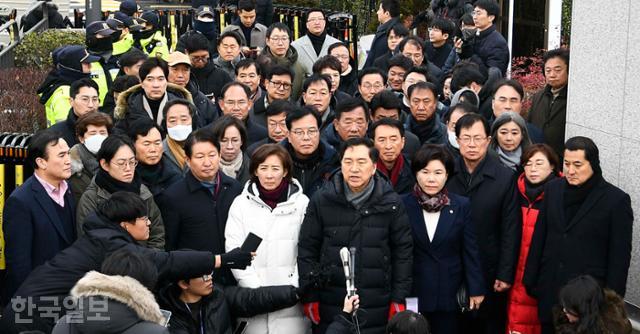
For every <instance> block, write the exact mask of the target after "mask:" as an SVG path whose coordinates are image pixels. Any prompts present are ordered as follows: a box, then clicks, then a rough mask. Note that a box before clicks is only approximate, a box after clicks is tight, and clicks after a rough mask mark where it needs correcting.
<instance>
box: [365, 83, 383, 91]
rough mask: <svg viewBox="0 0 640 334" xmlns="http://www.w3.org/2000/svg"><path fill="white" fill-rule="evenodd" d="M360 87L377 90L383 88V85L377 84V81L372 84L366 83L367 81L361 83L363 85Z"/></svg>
mask: <svg viewBox="0 0 640 334" xmlns="http://www.w3.org/2000/svg"><path fill="white" fill-rule="evenodd" d="M362 88H364V89H366V90H371V89H375V90H379V89H382V88H384V85H382V84H379V83H377V84H375V85H372V84H368V83H366V84H363V85H362Z"/></svg>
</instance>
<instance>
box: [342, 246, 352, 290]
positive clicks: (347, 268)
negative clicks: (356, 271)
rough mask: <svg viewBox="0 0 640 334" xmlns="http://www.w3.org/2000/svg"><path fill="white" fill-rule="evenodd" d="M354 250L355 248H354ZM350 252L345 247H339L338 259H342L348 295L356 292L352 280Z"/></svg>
mask: <svg viewBox="0 0 640 334" xmlns="http://www.w3.org/2000/svg"><path fill="white" fill-rule="evenodd" d="M354 250H355V249H354ZM351 257H352V254H351V253H350V252H349V250H348V249H347V247H342V248H341V249H340V259H341V260H342V269H343V270H344V277H345V279H346V280H345V285H346V287H347V295H348V296H349V297H351V296H353V295H355V294H356V289H355V286H354V280H353V262H352V261H351Z"/></svg>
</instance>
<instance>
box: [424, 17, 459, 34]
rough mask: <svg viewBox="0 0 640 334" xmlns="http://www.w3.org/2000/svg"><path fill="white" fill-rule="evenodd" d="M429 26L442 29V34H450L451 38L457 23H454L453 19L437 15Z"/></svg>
mask: <svg viewBox="0 0 640 334" xmlns="http://www.w3.org/2000/svg"><path fill="white" fill-rule="evenodd" d="M429 28H436V29H438V30H440V31H442V34H449V38H451V36H452V35H453V33H454V32H455V29H456V25H455V23H453V21H451V20H449V19H447V18H444V17H436V18H435V19H434V20H433V21H431V23H430V24H429Z"/></svg>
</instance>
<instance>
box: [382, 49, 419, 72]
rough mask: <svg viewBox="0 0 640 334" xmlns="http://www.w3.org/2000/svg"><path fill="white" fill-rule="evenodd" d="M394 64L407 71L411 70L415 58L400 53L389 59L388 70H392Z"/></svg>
mask: <svg viewBox="0 0 640 334" xmlns="http://www.w3.org/2000/svg"><path fill="white" fill-rule="evenodd" d="M394 66H397V67H400V68H402V69H404V70H405V71H409V70H411V68H412V67H413V60H411V59H409V58H407V57H405V55H403V54H402V53H399V54H397V55H395V56H393V57H391V58H390V59H389V67H388V70H391V68H392V67H394ZM388 70H387V73H388Z"/></svg>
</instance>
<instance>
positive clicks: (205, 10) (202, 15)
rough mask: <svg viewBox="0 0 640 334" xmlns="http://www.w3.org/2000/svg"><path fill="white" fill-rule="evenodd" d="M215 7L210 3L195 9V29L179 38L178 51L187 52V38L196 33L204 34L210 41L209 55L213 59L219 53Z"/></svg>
mask: <svg viewBox="0 0 640 334" xmlns="http://www.w3.org/2000/svg"><path fill="white" fill-rule="evenodd" d="M214 17H215V15H214V12H213V8H212V7H211V6H208V5H202V6H200V7H198V8H197V9H196V10H195V17H194V19H193V30H189V31H187V32H185V33H184V34H182V36H180V38H179V39H178V44H177V45H176V51H180V52H182V53H187V51H186V48H187V44H188V43H187V40H188V39H189V38H190V37H191V36H193V35H194V34H200V35H204V37H206V38H207V41H208V50H209V56H210V57H211V58H212V59H213V58H215V57H216V56H217V55H218V49H217V45H218V30H217V29H216V26H217V24H216V22H215V19H214Z"/></svg>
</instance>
